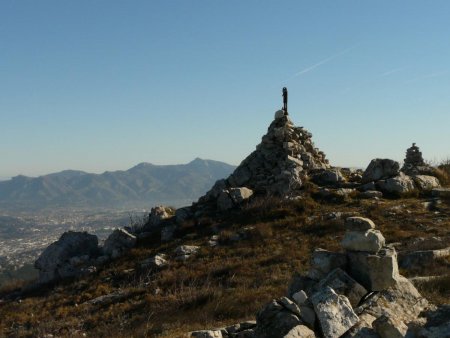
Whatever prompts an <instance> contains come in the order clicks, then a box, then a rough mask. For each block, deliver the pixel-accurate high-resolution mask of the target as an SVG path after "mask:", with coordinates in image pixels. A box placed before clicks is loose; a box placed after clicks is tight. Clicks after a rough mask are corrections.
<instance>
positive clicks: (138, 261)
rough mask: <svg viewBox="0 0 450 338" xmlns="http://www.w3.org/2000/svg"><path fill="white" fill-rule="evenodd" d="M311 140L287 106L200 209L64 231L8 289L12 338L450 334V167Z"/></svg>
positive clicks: (0, 304) (4, 298) (0, 331)
mask: <svg viewBox="0 0 450 338" xmlns="http://www.w3.org/2000/svg"><path fill="white" fill-rule="evenodd" d="M311 137H312V135H311V134H310V133H309V132H307V131H306V130H305V129H304V128H298V127H295V126H294V125H293V123H292V122H291V121H290V119H289V117H288V116H287V113H286V112H285V111H278V112H276V114H275V120H274V121H273V122H272V123H271V125H270V126H269V129H268V132H267V134H266V135H264V136H263V138H262V142H261V143H260V144H259V145H258V146H257V147H256V150H255V151H254V152H253V153H252V154H250V155H249V156H248V157H247V158H246V159H245V160H244V161H243V162H242V164H241V165H240V166H239V167H238V168H236V170H235V171H234V172H233V174H231V175H230V176H229V177H228V178H227V179H223V180H220V181H218V182H217V183H216V184H215V185H214V186H213V187H212V189H211V190H210V191H209V192H208V193H207V194H206V195H205V196H203V197H201V198H200V199H199V200H198V202H196V203H193V205H192V206H189V207H184V208H180V209H177V210H175V209H173V208H168V207H164V206H158V207H155V208H153V209H152V210H151V213H150V215H149V217H148V219H147V220H146V221H145V222H144V223H143V224H140V225H134V226H131V227H125V228H123V229H117V230H115V231H114V232H113V233H112V234H111V235H110V236H109V237H108V238H107V239H106V240H105V242H104V243H103V244H100V245H99V241H98V238H97V237H96V236H94V235H91V234H88V233H83V232H67V233H65V234H63V235H62V236H61V238H60V239H59V240H58V241H56V242H55V243H53V244H51V245H50V246H49V247H48V248H47V249H46V250H45V251H44V252H43V253H42V254H41V255H40V257H39V259H37V260H36V262H35V266H36V268H38V269H39V278H38V280H37V281H36V282H35V283H33V284H30V285H24V286H22V287H19V286H18V285H10V286H8V287H5V288H4V289H3V291H2V292H1V293H0V299H1V300H0V318H2V321H1V322H0V335H4V336H18V337H21V336H46V337H51V336H58V337H59V336H93V337H104V336H111V335H113V336H117V337H131V336H135V337H142V336H148V337H182V336H192V337H206V338H207V337H216V338H220V337H240V338H244V337H256V338H265V337H267V338H269V337H274V338H277V337H285V338H288V337H290V338H293V337H381V338H388V337H389V338H390V337H406V336H407V337H417V338H419V337H446V334H447V333H446V332H449V330H448V328H449V327H448V326H449V320H450V313H449V305H448V299H449V296H450V274H449V272H450V269H449V267H450V259H449V254H450V248H449V244H448V243H449V238H450V202H449V201H450V199H449V197H450V190H449V189H448V188H445V187H444V188H443V187H442V186H445V185H448V184H449V183H450V179H449V177H450V176H449V170H448V169H449V168H448V167H441V168H435V167H431V166H429V165H427V164H426V163H425V162H424V161H423V159H422V154H421V153H420V151H419V148H418V147H417V146H416V145H415V144H413V146H412V147H411V148H409V149H408V150H407V154H406V159H405V164H404V166H403V167H402V168H400V165H399V163H398V162H396V161H393V160H390V159H374V160H372V161H371V163H370V164H369V165H368V167H367V168H366V170H365V171H354V170H350V169H345V168H335V167H332V166H330V164H329V163H328V161H327V160H326V159H325V155H324V154H323V153H322V152H321V151H319V150H318V149H316V148H315V147H314V145H313V143H312V140H311Z"/></svg>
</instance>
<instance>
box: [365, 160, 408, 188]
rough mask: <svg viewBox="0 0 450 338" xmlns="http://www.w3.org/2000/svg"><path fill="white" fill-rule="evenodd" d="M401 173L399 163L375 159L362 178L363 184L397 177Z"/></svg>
mask: <svg viewBox="0 0 450 338" xmlns="http://www.w3.org/2000/svg"><path fill="white" fill-rule="evenodd" d="M399 171H400V165H399V164H398V162H396V161H394V160H390V159H380V158H377V159H374V160H372V161H371V162H370V163H369V165H368V166H367V169H366V170H365V171H364V174H363V176H362V180H361V181H362V183H369V182H372V181H379V180H381V179H386V178H390V177H394V176H396V175H397V174H398V173H399Z"/></svg>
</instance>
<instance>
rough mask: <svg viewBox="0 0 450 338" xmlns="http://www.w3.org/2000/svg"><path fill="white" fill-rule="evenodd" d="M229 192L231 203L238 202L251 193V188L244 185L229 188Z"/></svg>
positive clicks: (245, 198) (247, 197)
mask: <svg viewBox="0 0 450 338" xmlns="http://www.w3.org/2000/svg"><path fill="white" fill-rule="evenodd" d="M229 194H230V197H231V200H232V201H233V203H235V204H240V203H242V202H243V201H245V200H247V199H249V198H250V197H251V196H252V195H253V190H251V189H249V188H246V187H240V188H230V190H229Z"/></svg>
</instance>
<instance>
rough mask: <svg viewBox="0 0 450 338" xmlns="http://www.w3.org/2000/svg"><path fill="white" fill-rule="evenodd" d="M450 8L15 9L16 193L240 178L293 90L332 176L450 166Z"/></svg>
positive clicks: (11, 73)
mask: <svg viewBox="0 0 450 338" xmlns="http://www.w3.org/2000/svg"><path fill="white" fill-rule="evenodd" d="M449 17H450V2H449V1H439V0H435V1H412V0H409V1H391V0H389V1H384V0H380V1H359V0H355V1H346V0H342V1H334V0H333V1H331V0H330V1H323V0H320V1H299V0H295V1H269V0H267V1H262V0H260V1H256V0H246V1H242V0H227V1H225V0H223V1H219V0H215V1H207V0H189V1H188V0H160V1H157V0H154V1H146V0H142V1H138V0H131V1H125V0H122V1H116V0H72V1H69V0H66V1H61V0H52V1H50V0H39V1H35V0H2V1H0V178H5V177H12V176H15V175H18V174H23V175H28V176H37V175H42V174H46V173H50V172H57V171H60V170H64V169H78V170H84V171H88V172H98V173H100V172H103V171H106V170H123V169H127V168H130V167H132V166H134V165H136V164H138V163H140V162H151V163H154V164H177V163H187V162H189V161H191V160H193V159H194V158H196V157H200V158H205V159H214V160H220V161H225V162H228V163H231V164H239V163H240V162H241V161H242V160H243V159H244V158H245V157H246V156H247V155H248V154H249V153H250V152H251V151H253V150H254V149H255V146H256V145H257V144H258V143H259V142H260V140H261V136H262V135H263V134H264V133H265V132H266V131H267V127H268V126H269V124H270V122H271V121H272V119H273V115H274V112H275V111H276V110H278V109H279V108H280V107H281V106H282V97H281V88H282V87H283V86H286V87H287V88H288V90H289V113H290V116H291V119H292V120H293V122H294V124H296V125H298V126H304V127H305V128H306V129H308V130H309V131H311V132H312V134H313V140H314V142H315V144H316V146H318V147H319V148H320V149H321V150H323V151H324V152H325V153H326V154H327V157H328V158H329V160H330V162H331V164H332V165H336V166H350V167H355V166H356V167H366V166H367V165H368V163H369V162H370V160H371V159H373V158H377V157H381V158H392V159H395V160H398V161H402V160H403V158H404V154H405V151H406V148H407V147H409V146H410V145H411V143H412V142H416V143H417V145H418V146H419V147H420V148H421V150H422V152H423V154H424V157H425V158H426V159H427V160H430V161H439V160H442V159H444V158H448V157H450V21H449Z"/></svg>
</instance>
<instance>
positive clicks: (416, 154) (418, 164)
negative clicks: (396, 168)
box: [401, 143, 433, 175]
mask: <svg viewBox="0 0 450 338" xmlns="http://www.w3.org/2000/svg"><path fill="white" fill-rule="evenodd" d="M401 170H402V171H403V172H404V173H405V174H407V175H420V174H422V175H429V174H432V173H433V168H431V167H430V166H429V165H428V164H426V163H425V161H424V160H423V157H422V152H421V151H420V149H419V147H418V146H416V144H415V143H413V144H412V146H411V147H410V148H408V149H407V150H406V157H405V161H404V164H403V167H402V169H401Z"/></svg>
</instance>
